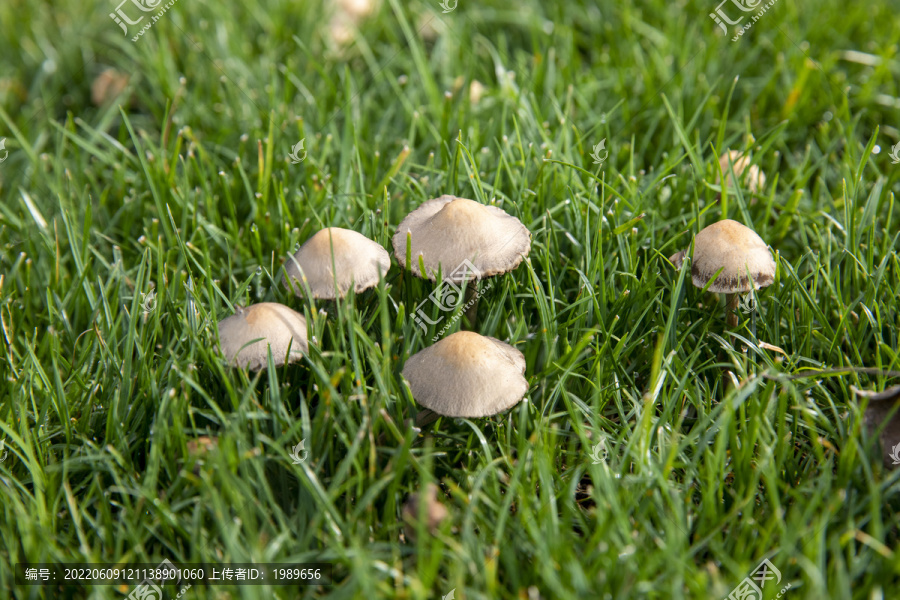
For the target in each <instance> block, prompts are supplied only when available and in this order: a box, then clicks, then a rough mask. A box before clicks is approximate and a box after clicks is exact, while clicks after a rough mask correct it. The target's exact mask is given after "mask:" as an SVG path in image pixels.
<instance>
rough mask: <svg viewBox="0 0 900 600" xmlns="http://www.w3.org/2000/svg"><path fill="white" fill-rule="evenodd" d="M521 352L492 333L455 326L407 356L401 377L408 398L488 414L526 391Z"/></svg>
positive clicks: (447, 411) (450, 412)
mask: <svg viewBox="0 0 900 600" xmlns="http://www.w3.org/2000/svg"><path fill="white" fill-rule="evenodd" d="M524 372H525V357H524V356H523V355H522V353H521V352H519V351H518V350H516V349H515V348H513V347H512V346H510V345H509V344H505V343H503V342H501V341H500V340H497V339H494V338H492V337H485V336H483V335H478V334H477V333H473V332H471V331H458V332H456V333H454V334H452V335H449V336H447V337H446V338H444V339H442V340H441V341H439V342H438V343H436V344H434V345H433V346H429V347H427V348H425V349H424V350H422V351H421V352H417V353H416V354H414V355H412V356H410V357H409V359H407V361H406V365H404V367H403V377H405V378H406V380H407V381H409V389H410V390H411V391H412V395H413V398H415V399H416V401H417V402H419V404H421V405H422V406H424V407H426V408H429V409H431V410H433V411H434V412H436V413H438V414H441V415H444V416H447V417H487V416H490V415H495V414H497V413H499V412H502V411H504V410H506V409H508V408H510V407H511V406H513V405H514V404H516V403H517V402H519V401H520V400H521V399H522V397H523V396H525V392H527V391H528V382H527V381H525V378H524V377H523V376H522V374H523V373H524Z"/></svg>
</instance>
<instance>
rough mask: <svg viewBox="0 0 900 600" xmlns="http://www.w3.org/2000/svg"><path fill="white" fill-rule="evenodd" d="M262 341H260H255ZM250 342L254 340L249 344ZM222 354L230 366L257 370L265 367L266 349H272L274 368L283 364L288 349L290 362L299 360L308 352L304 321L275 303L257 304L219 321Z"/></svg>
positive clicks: (298, 314) (286, 308) (238, 310)
mask: <svg viewBox="0 0 900 600" xmlns="http://www.w3.org/2000/svg"><path fill="white" fill-rule="evenodd" d="M259 338H263V339H259ZM253 340H258V341H256V342H254V343H252V344H248V342H252V341H253ZM219 342H220V344H221V348H222V353H223V354H224V355H225V358H227V359H228V361H229V362H230V363H231V364H232V365H233V366H240V367H243V368H249V369H250V370H252V371H259V370H262V369H265V368H266V365H267V364H268V363H267V356H268V352H267V350H268V347H269V346H271V347H272V360H273V361H274V362H275V366H281V365H283V364H284V363H285V355H286V354H287V351H288V346H290V348H291V355H290V360H289V361H288V362H294V361H296V360H299V359H300V357H301V356H303V354H304V353H305V352H308V351H309V344H308V343H307V341H306V318H305V317H304V316H303V315H301V314H300V313H298V312H296V311H293V310H291V309H290V308H288V307H287V306H285V305H283V304H278V303H277V302H260V303H259V304H251V305H250V306H248V307H247V308H240V307H238V309H237V312H236V313H235V314H233V315H231V316H230V317H226V318H225V319H222V320H221V321H219Z"/></svg>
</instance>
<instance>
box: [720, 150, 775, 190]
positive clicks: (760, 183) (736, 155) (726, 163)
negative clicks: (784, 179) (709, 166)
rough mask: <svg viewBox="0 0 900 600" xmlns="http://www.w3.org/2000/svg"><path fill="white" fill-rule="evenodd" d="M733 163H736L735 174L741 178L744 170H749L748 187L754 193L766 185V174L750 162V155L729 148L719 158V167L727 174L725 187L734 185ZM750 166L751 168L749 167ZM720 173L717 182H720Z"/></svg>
mask: <svg viewBox="0 0 900 600" xmlns="http://www.w3.org/2000/svg"><path fill="white" fill-rule="evenodd" d="M731 165H734V174H735V175H736V176H737V178H738V179H740V178H741V175H743V173H744V171H745V170H746V171H747V187H748V188H749V189H750V191H751V192H753V193H754V194H755V193H756V192H758V191H759V190H761V189H763V188H764V187H765V186H766V175H765V173H763V172H762V171H761V170H760V168H759V167H758V166H757V165H751V164H750V157H748V156H744V155H743V154H742V153H740V152H738V151H737V150H729V151H728V152H726V153H725V154H723V155H722V156H721V157H720V158H719V167H720V168H721V169H722V174H723V175H725V185H724V186H723V187H724V188H729V187H733V186H734V177H732V176H731ZM748 166H749V169H748V168H747V167H748ZM720 181H721V180H720V179H719V176H718V174H717V175H716V183H719V182H720Z"/></svg>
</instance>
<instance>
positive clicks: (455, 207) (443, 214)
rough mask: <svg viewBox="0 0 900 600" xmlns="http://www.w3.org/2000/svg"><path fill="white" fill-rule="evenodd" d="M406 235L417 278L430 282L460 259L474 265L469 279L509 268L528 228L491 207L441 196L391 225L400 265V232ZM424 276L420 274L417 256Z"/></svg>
mask: <svg viewBox="0 0 900 600" xmlns="http://www.w3.org/2000/svg"><path fill="white" fill-rule="evenodd" d="M407 233H409V234H410V236H411V246H412V248H411V249H412V253H411V257H412V265H410V269H411V270H412V272H413V273H414V274H415V275H416V276H418V277H422V278H423V279H424V278H427V279H430V280H432V281H435V280H436V279H437V274H438V268H439V267H440V268H441V272H442V274H443V275H444V276H447V275H450V274H451V273H453V272H454V271H455V270H456V269H457V268H458V267H459V266H461V265H463V264H464V261H467V260H468V261H470V262H471V263H472V264H473V265H474V267H475V273H474V275H475V277H476V278H478V279H480V278H482V277H490V276H492V275H499V274H501V273H507V272H509V271H512V270H513V269H515V268H516V267H517V266H518V265H519V263H520V262H522V259H523V258H525V257H526V256H528V252H529V251H530V250H531V232H529V231H528V228H527V227H525V225H523V224H522V222H521V221H520V220H519V219H517V218H515V217H514V216H512V215H510V214H507V213H506V212H504V211H502V210H500V209H499V208H497V207H496V206H487V205H485V204H480V203H478V202H475V201H474V200H467V199H465V198H457V197H456V196H447V195H444V196H441V197H440V198H433V199H431V200H427V201H426V202H423V203H422V205H421V206H419V208H417V209H415V210H414V211H412V212H411V213H409V214H408V215H406V218H405V219H403V221H402V222H401V223H400V225H399V226H398V227H397V233H395V234H394V238H393V245H394V256H396V257H397V260H398V261H400V265H401V266H403V267H404V268H405V267H406V236H407ZM420 255H421V256H422V260H423V262H424V263H425V270H426V271H427V273H426V274H423V273H421V272H420V269H419V256H420Z"/></svg>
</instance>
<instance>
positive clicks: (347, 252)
mask: <svg viewBox="0 0 900 600" xmlns="http://www.w3.org/2000/svg"><path fill="white" fill-rule="evenodd" d="M392 241H393V246H394V255H395V257H396V258H397V260H398V262H399V263H400V265H401V267H403V268H405V269H409V270H410V271H411V272H412V273H413V274H414V275H416V276H418V277H421V278H423V279H429V280H431V281H436V280H437V277H438V276H439V274H441V273H446V272H447V271H448V270H450V269H453V268H455V267H456V266H457V265H459V264H462V263H467V264H470V265H473V266H474V267H475V269H474V273H472V275H473V276H474V278H475V279H481V278H485V277H490V276H493V275H499V274H502V273H506V272H509V271H511V270H512V269H514V268H516V267H517V266H518V265H519V263H521V261H522V260H523V259H524V258H525V257H526V256H527V255H528V252H529V250H530V248H531V234H530V232H529V231H528V229H527V228H526V227H525V225H523V224H522V222H521V221H519V219H517V218H515V217H513V216H511V215H509V214H507V213H506V212H504V211H503V210H501V209H499V208H497V207H494V206H486V205H483V204H480V203H478V202H475V201H473V200H467V199H465V198H457V197H455V196H447V195H445V196H441V197H439V198H434V199H432V200H428V201H426V202H424V203H423V204H422V205H421V206H419V207H418V208H417V209H415V210H414V211H412V212H411V213H410V214H409V215H407V216H406V218H405V219H404V220H403V221H402V222H401V223H400V226H399V227H398V229H397V233H396V235H395V236H394V238H393V240H392ZM407 256H409V257H410V258H411V260H409V261H407ZM390 266H391V260H390V256H389V255H388V253H387V251H386V250H385V249H384V248H382V247H381V245H380V244H378V243H377V242H374V241H372V240H370V239H368V238H366V237H365V236H363V235H361V234H359V233H357V232H355V231H350V230H347V229H341V228H337V227H330V228H327V229H323V230H321V231H319V232H317V233H316V234H315V235H313V236H312V237H311V238H309V239H308V240H307V241H306V243H304V244H303V246H301V247H300V249H299V250H298V251H297V252H296V253H295V254H294V255H293V256H292V257H290V259H289V260H288V262H287V263H286V264H285V273H284V277H283V279H282V281H283V283H284V285H285V286H287V287H288V288H289V289H292V290H293V291H294V293H295V294H296V295H298V296H300V295H301V294H302V295H306V296H307V297H311V298H319V299H336V298H342V297H343V296H344V295H346V294H347V293H348V292H349V290H350V289H351V288H352V289H353V290H354V291H355V292H356V293H359V292H362V291H364V290H366V289H369V288H371V287H374V286H375V285H377V284H378V282H379V281H380V280H381V279H382V278H383V277H384V276H385V275H386V274H387V272H388V270H389V269H390ZM219 339H220V343H221V349H222V352H223V353H224V354H225V356H226V358H227V359H228V360H229V362H231V364H233V365H236V366H241V367H244V368H249V369H251V370H260V369H264V368H265V367H266V366H267V364H268V356H269V349H271V353H272V361H273V364H274V365H276V366H280V365H283V364H285V363H287V362H293V361H295V360H299V359H300V358H302V356H303V354H304V353H306V352H308V349H309V346H308V342H307V331H306V319H305V318H304V317H303V315H301V314H299V313H297V312H296V311H294V310H292V309H291V308H289V307H287V306H284V305H282V304H278V303H274V302H264V303H259V304H254V305H251V306H249V307H246V308H241V307H238V309H237V313H236V314H234V315H232V316H230V317H228V318H226V319H224V320H222V321H220V322H219ZM524 372H525V357H524V355H523V354H522V353H521V352H519V351H518V350H516V349H515V348H514V347H512V346H510V345H509V344H506V343H504V342H501V341H500V340H497V339H494V338H492V337H486V336H482V335H479V334H477V333H473V332H469V331H460V332H457V333H454V334H452V335H449V336H447V337H446V338H444V339H443V340H441V341H439V342H437V343H435V344H434V345H432V346H429V347H427V348H425V349H424V350H422V351H421V352H419V353H417V354H414V355H413V356H411V357H410V358H409V359H408V360H407V362H406V365H405V367H404V369H403V376H404V377H405V378H406V379H407V381H408V382H409V386H410V390H411V392H412V395H413V398H415V399H416V401H418V402H419V403H420V404H422V405H423V406H425V407H426V408H428V409H430V410H432V411H434V412H435V413H438V414H441V415H445V416H450V417H483V416H489V415H493V414H496V413H498V412H502V411H504V410H506V409H508V408H510V407H511V406H513V405H514V404H516V403H517V402H518V401H520V400H521V399H522V398H523V397H524V395H525V393H526V392H527V390H528V383H527V381H526V380H525V377H524Z"/></svg>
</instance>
